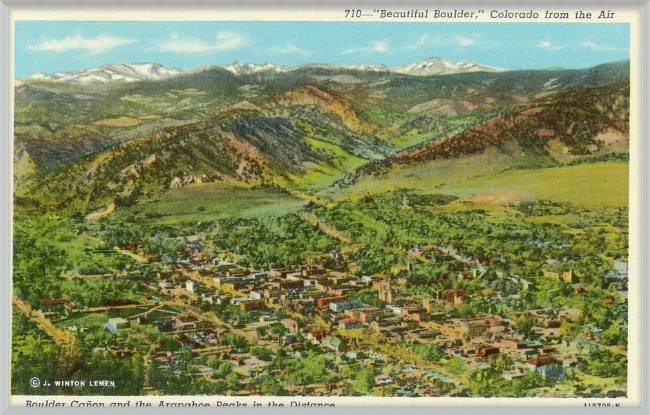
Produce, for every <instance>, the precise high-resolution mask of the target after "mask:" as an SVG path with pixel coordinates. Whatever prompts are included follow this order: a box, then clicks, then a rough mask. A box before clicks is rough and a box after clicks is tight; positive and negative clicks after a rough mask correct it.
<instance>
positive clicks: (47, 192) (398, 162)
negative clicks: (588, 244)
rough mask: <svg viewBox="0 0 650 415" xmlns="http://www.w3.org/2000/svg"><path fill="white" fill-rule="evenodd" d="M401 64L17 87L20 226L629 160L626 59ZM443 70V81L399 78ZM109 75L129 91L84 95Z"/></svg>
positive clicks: (146, 74)
mask: <svg viewBox="0 0 650 415" xmlns="http://www.w3.org/2000/svg"><path fill="white" fill-rule="evenodd" d="M406 66H407V67H406V68H404V67H398V68H393V69H391V70H388V71H387V70H382V68H381V67H379V68H378V67H371V68H369V67H341V66H335V65H307V66H302V67H298V68H292V69H289V68H279V69H275V68H277V67H275V65H273V64H270V63H267V64H264V65H261V66H256V65H251V64H243V63H241V62H235V63H233V64H231V65H229V66H228V65H227V67H217V66H209V67H202V68H197V69H194V70H188V71H182V70H177V69H175V70H168V69H167V68H164V67H161V66H158V65H155V64H124V65H109V67H103V68H104V70H101V71H94V72H93V71H90V72H84V71H76V73H72V72H70V73H68V75H67V77H64V76H59V80H58V81H51V80H48V81H47V82H44V78H43V77H40V78H24V79H23V80H21V82H20V83H17V84H16V86H15V119H14V144H15V145H14V191H15V197H16V212H17V214H27V213H29V212H41V213H42V212H51V211H61V210H69V211H71V212H78V213H80V214H85V213H87V212H89V211H91V210H93V209H98V208H101V207H105V206H108V205H110V204H111V203H113V202H114V201H116V200H118V199H119V200H124V198H125V197H127V196H128V195H130V194H131V193H132V192H133V191H134V189H140V190H139V191H138V193H137V194H138V195H139V196H138V197H139V198H140V199H141V200H140V199H139V200H140V201H141V202H145V201H148V202H152V201H156V200H161V198H164V197H165V195H166V194H167V193H168V192H170V191H175V192H178V191H180V190H179V189H184V188H186V187H187V188H194V187H196V186H199V187H200V186H206V185H210V184H220V183H221V184H227V185H231V186H243V187H252V186H253V187H254V186H263V187H274V188H281V189H283V191H288V192H291V193H292V194H294V195H295V196H298V197H301V198H305V199H309V200H332V199H334V200H335V199H337V198H340V197H355V195H358V194H364V193H366V192H368V189H377V190H379V189H389V188H392V189H393V190H394V188H395V186H402V187H409V186H416V187H422V188H423V189H431V188H435V187H436V186H440V185H442V184H443V183H446V184H449V183H454V181H458V180H465V178H466V177H468V175H470V176H471V175H488V176H489V175H492V176H493V177H499V176H498V175H499V174H501V172H503V171H510V170H512V169H523V170H526V171H527V169H540V168H550V167H553V166H558V165H562V164H563V163H569V162H571V163H575V162H577V161H579V160H583V159H584V160H591V159H593V158H598V157H605V156H607V155H611V154H622V153H629V149H628V148H629V61H620V62H613V63H608V64H603V65H598V66H595V67H592V68H586V69H553V70H513V71H488V70H482V69H481V67H480V66H477V65H476V64H473V63H470V62H466V61H462V62H459V63H457V64H451V63H450V62H448V61H443V60H433V61H432V60H427V61H424V62H420V63H418V64H411V65H406ZM118 68H119V70H118ZM134 68H137V70H136V69H134ZM372 68H374V69H372ZM399 68H402V69H399ZM455 68H460V69H461V71H460V72H458V71H457V70H456V69H455ZM477 68H478V69H477ZM98 69H101V68H98ZM398 69H399V70H398ZM443 70H444V71H448V72H449V71H450V72H453V73H448V74H444V75H440V76H419V75H411V74H405V73H401V71H412V72H420V73H422V72H424V71H438V73H440V71H443ZM106 73H109V74H111V75H110V76H112V77H113V78H114V79H120V80H127V79H130V80H132V81H133V82H101V81H96V80H97V79H107V77H109V75H105V74H106ZM128 77H130V78H128ZM138 77H141V79H137V78H138ZM63 79H67V81H66V82H61V81H62V80H63ZM73 79H76V80H74V81H73ZM88 79H93V80H94V81H93V82H91V83H85V82H86V81H85V80H88ZM617 157H618V156H617ZM523 170H522V171H523ZM423 172H428V173H427V174H426V175H425V176H426V177H425V176H422V174H423ZM414 178H415V179H414Z"/></svg>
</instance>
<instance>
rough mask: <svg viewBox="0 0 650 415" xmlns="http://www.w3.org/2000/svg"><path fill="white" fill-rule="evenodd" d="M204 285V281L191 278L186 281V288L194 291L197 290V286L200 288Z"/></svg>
mask: <svg viewBox="0 0 650 415" xmlns="http://www.w3.org/2000/svg"><path fill="white" fill-rule="evenodd" d="M202 285H203V283H202V282H199V281H192V280H189V281H187V282H186V283H185V289H187V291H189V292H191V293H193V292H194V291H196V289H197V288H199V287H200V286H202Z"/></svg>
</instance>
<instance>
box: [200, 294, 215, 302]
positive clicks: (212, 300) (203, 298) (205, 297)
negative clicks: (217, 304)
mask: <svg viewBox="0 0 650 415" xmlns="http://www.w3.org/2000/svg"><path fill="white" fill-rule="evenodd" d="M201 300H203V301H205V302H206V303H210V304H214V299H213V298H212V296H211V295H206V294H205V293H204V294H201Z"/></svg>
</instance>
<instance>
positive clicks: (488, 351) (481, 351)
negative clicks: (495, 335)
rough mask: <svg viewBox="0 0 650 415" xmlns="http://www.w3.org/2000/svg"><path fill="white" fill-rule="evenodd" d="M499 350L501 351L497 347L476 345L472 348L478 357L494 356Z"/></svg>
mask: <svg viewBox="0 0 650 415" xmlns="http://www.w3.org/2000/svg"><path fill="white" fill-rule="evenodd" d="M500 352H501V351H500V349H499V348H498V347H477V348H476V349H474V353H475V354H476V355H477V356H480V357H490V356H496V355H498V354H499V353H500Z"/></svg>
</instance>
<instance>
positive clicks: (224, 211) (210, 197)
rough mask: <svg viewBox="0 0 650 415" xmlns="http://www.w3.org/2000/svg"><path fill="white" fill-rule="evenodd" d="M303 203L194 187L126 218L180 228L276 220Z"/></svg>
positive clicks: (272, 193)
mask: <svg viewBox="0 0 650 415" xmlns="http://www.w3.org/2000/svg"><path fill="white" fill-rule="evenodd" d="M305 203H307V202H306V201H305V200H303V199H299V198H297V197H294V196H291V195H290V194H287V193H284V192H281V191H278V190H275V189H266V188H245V187H235V186H231V185H226V184H219V183H208V184H191V185H188V186H184V187H181V188H176V189H171V190H169V191H168V192H167V193H166V194H165V195H164V196H163V197H162V199H161V200H160V201H158V202H151V203H147V204H139V205H137V206H134V207H132V208H129V209H127V210H126V211H125V212H124V214H126V215H130V214H132V215H134V216H135V217H136V218H137V219H138V220H139V221H142V222H151V223H156V224H166V225H169V224H178V223H180V222H186V221H193V222H198V221H203V220H214V219H216V218H224V217H228V216H233V215H237V216H244V217H252V216H275V215H284V214H286V213H289V212H292V211H295V210H298V209H300V208H301V207H302V206H303V205H304V204H305Z"/></svg>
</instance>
